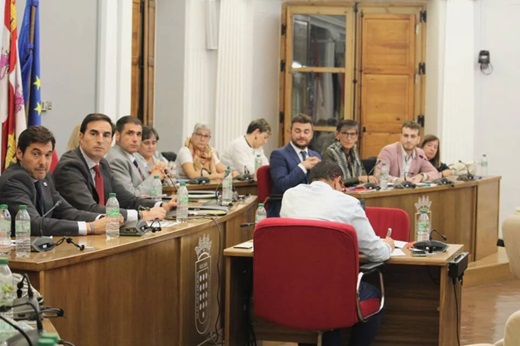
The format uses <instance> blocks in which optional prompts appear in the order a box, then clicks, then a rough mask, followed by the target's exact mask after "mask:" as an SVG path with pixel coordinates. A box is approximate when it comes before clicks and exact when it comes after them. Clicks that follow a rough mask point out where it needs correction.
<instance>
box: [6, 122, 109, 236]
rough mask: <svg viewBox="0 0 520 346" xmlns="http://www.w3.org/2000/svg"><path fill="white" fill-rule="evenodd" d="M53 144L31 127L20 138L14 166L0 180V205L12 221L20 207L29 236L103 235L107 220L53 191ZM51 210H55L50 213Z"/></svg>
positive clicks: (50, 138) (41, 129)
mask: <svg viewBox="0 0 520 346" xmlns="http://www.w3.org/2000/svg"><path fill="white" fill-rule="evenodd" d="M55 144H56V140H55V139H54V136H53V134H52V132H50V131H49V130H48V129H46V128H45V127H43V126H31V127H29V128H28V129H26V130H25V131H23V132H22V133H21V134H20V137H19V138H18V146H17V148H16V158H17V159H18V162H17V163H14V164H12V165H10V166H9V168H7V169H6V170H5V172H4V173H3V174H2V176H1V177H0V203H2V204H7V205H8V206H9V211H10V213H11V215H12V218H13V221H14V218H15V215H16V213H17V212H18V208H19V206H20V205H21V204H25V205H27V211H28V212H29V216H30V217H31V234H32V235H33V236H38V235H40V232H41V233H43V234H44V235H86V234H103V233H105V225H106V218H100V217H101V215H100V214H99V213H92V212H89V211H81V210H77V209H76V208H74V207H73V206H71V205H70V204H69V203H68V202H67V201H66V200H65V199H63V197H61V196H60V194H59V193H58V192H57V191H56V189H55V188H54V180H53V178H52V176H51V175H50V174H49V167H50V164H51V160H52V152H53V151H54V145H55ZM53 208H54V209H53ZM13 224H14V223H13Z"/></svg>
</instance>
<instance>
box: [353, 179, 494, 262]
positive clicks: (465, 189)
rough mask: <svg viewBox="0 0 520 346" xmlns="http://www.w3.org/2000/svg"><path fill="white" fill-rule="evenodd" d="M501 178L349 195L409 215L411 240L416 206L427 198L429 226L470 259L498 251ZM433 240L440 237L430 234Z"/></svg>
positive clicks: (368, 204) (372, 204)
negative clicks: (429, 215)
mask: <svg viewBox="0 0 520 346" xmlns="http://www.w3.org/2000/svg"><path fill="white" fill-rule="evenodd" d="M500 179H501V178H500V177H486V178H483V179H480V180H475V181H468V182H460V181H455V182H454V186H453V187H452V186H449V185H443V186H432V187H417V188H415V189H406V190H386V191H368V192H348V194H349V195H351V196H354V197H356V198H358V199H360V200H361V199H364V200H365V204H366V205H367V206H372V207H391V208H401V209H404V210H406V212H407V213H408V215H409V216H410V227H411V228H412V229H411V230H410V240H414V237H415V231H414V227H415V213H416V207H415V204H416V203H417V202H418V201H419V198H420V197H428V198H429V200H430V201H431V202H432V204H431V213H432V214H431V215H432V217H431V226H432V228H433V229H436V230H437V231H439V232H440V233H442V234H444V235H446V237H447V238H448V240H447V242H448V243H456V244H464V249H465V250H466V251H469V252H470V256H471V257H470V258H471V259H472V260H479V259H481V258H484V257H486V256H489V255H491V254H493V253H495V252H497V245H496V244H497V240H498V220H499V201H500ZM433 239H439V240H440V238H439V236H438V235H436V234H433Z"/></svg>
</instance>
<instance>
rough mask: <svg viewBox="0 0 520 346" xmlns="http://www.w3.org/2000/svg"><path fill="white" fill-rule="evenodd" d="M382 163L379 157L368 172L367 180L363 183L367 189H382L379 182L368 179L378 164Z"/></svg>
mask: <svg viewBox="0 0 520 346" xmlns="http://www.w3.org/2000/svg"><path fill="white" fill-rule="evenodd" d="M380 163H381V160H380V159H377V160H376V163H375V164H374V167H372V169H371V170H370V171H369V172H368V173H367V182H366V183H365V184H363V187H364V188H365V189H367V190H381V186H379V185H377V184H374V183H371V182H370V180H369V179H368V177H370V175H371V174H372V173H373V172H374V170H375V169H376V167H377V165H378V164H380Z"/></svg>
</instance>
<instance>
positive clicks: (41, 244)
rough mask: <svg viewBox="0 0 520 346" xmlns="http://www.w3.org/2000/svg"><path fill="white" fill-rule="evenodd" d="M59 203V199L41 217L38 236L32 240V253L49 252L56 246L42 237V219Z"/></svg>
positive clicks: (49, 239) (50, 240)
mask: <svg viewBox="0 0 520 346" xmlns="http://www.w3.org/2000/svg"><path fill="white" fill-rule="evenodd" d="M61 202H62V200H61V199H60V200H58V201H57V202H56V203H54V205H53V206H52V208H51V209H49V210H47V212H46V213H45V214H43V215H42V216H41V218H42V220H41V222H40V236H39V237H36V238H34V240H33V241H32V243H31V251H32V252H44V251H49V250H52V249H53V248H54V246H56V244H55V243H54V241H53V240H52V238H50V237H45V236H44V235H43V219H44V218H45V217H46V216H48V215H49V214H50V213H51V212H52V211H53V210H54V209H56V208H57V207H58V206H59V205H60V204H61Z"/></svg>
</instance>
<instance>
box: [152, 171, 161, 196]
mask: <svg viewBox="0 0 520 346" xmlns="http://www.w3.org/2000/svg"><path fill="white" fill-rule="evenodd" d="M162 194H163V193H162V182H161V179H159V176H158V175H154V177H153V184H152V190H151V191H150V196H151V197H152V199H153V200H154V201H162Z"/></svg>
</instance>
